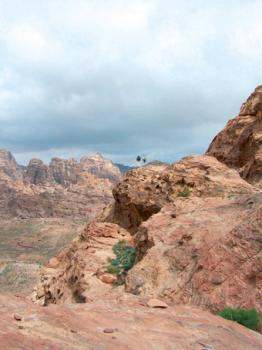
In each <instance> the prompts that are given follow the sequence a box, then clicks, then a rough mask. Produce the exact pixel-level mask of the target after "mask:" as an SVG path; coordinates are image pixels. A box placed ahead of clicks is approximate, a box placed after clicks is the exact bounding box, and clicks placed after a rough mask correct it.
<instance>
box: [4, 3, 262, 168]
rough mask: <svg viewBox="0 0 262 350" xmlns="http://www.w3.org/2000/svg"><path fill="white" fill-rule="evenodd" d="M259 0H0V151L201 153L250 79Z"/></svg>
mask: <svg viewBox="0 0 262 350" xmlns="http://www.w3.org/2000/svg"><path fill="white" fill-rule="evenodd" d="M261 13H262V1H261V0H216V1H210V0H187V1H181V0H148V1H147V0H122V1H121V0H44V1H42V0H20V1H19V0H0V148H7V149H9V150H11V151H12V152H13V153H14V154H15V156H16V158H17V160H18V161H19V162H20V163H27V161H28V160H29V158H31V157H38V158H41V159H43V160H45V161H46V162H47V161H48V160H49V159H50V158H51V157H53V156H61V157H66V158H68V157H72V156H74V157H80V156H83V155H84V154H88V153H93V152H101V153H103V154H104V155H106V156H107V157H109V158H111V159H113V160H114V161H118V162H122V163H127V164H132V162H133V160H134V159H135V157H136V155H137V154H144V155H146V156H147V157H148V159H150V160H152V159H159V160H162V161H175V160H177V159H179V158H180V157H182V156H184V155H188V154H192V153H194V154H198V153H203V152H204V151H205V150H206V149H207V147H208V144H209V143H210V141H211V140H212V139H213V137H214V136H215V134H216V133H217V132H218V131H219V130H220V129H221V128H222V127H223V126H224V125H225V123H226V121H227V120H228V119H230V118H233V117H234V116H236V115H237V114H238V112H239V108H240V105H241V103H242V102H244V101H245V99H246V98H247V97H248V95H249V94H250V93H251V92H252V91H253V89H254V88H255V87H256V86H257V85H260V84H262V69H261V58H262V21H261Z"/></svg>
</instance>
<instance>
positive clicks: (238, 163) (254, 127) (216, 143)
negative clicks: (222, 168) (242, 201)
mask: <svg viewBox="0 0 262 350" xmlns="http://www.w3.org/2000/svg"><path fill="white" fill-rule="evenodd" d="M206 154H208V155H210V156H214V157H216V158H217V159H218V160H219V161H220V162H222V163H224V164H226V165H228V166H229V167H232V168H234V169H236V170H238V171H239V173H240V175H241V176H242V177H243V178H244V179H245V180H247V181H248V182H250V183H252V184H255V185H256V186H259V187H260V188H261V187H262V86H259V87H257V88H256V89H255V91H254V92H253V93H252V94H251V96H250V97H249V98H248V99H247V101H246V102H245V103H244V104H243V105H242V107H241V109H240V113H239V115H238V116H237V117H236V118H235V119H232V120H230V121H229V122H228V123H227V125H226V126H225V128H224V129H223V130H222V131H221V132H220V133H219V134H218V135H217V136H216V137H215V138H214V140H213V141H212V143H211V144H210V146H209V148H208V150H207V153H206Z"/></svg>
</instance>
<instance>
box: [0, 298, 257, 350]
mask: <svg viewBox="0 0 262 350" xmlns="http://www.w3.org/2000/svg"><path fill="white" fill-rule="evenodd" d="M142 304H143V300H141V299H139V298H137V297H134V296H132V295H125V296H122V297H118V298H112V297H110V298H106V299H104V300H97V301H95V302H89V303H87V304H81V305H70V306H57V305H51V306H49V307H45V308H43V307H39V306H37V305H33V304H31V303H30V302H29V301H28V300H25V299H21V298H6V297H3V296H0V312H1V317H0V329H1V332H0V344H1V348H2V349H8V350H22V349H27V350H35V349H56V350H85V349H90V350H91V349H93V350H95V349H101V350H111V349H112V350H134V349H139V350H148V349H158V350H168V349H176V350H192V349H196V350H203V349H214V350H225V349H226V350H235V349H237V350H247V349H248V350H260V349H261V348H262V336H261V334H259V333H256V332H252V331H250V330H248V329H247V328H245V327H242V326H240V325H238V324H237V323H234V322H231V321H227V320H224V319H223V318H221V317H218V316H214V315H211V314H210V313H208V312H204V311H202V310H199V309H196V308H191V307H187V306H176V307H169V308H168V309H162V310H159V309H151V308H148V307H145V306H142ZM17 310H19V315H21V317H22V320H21V321H20V322H19V323H18V322H17V321H15V320H14V318H13V314H14V313H16V312H17ZM104 330H114V332H113V333H104Z"/></svg>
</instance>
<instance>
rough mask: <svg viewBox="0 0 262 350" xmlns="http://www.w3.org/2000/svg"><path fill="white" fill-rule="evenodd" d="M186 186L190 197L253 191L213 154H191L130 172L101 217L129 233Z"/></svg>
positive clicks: (169, 201)
mask: <svg viewBox="0 0 262 350" xmlns="http://www.w3.org/2000/svg"><path fill="white" fill-rule="evenodd" d="M185 188H187V189H188V190H189V192H190V196H199V197H223V196H227V195H233V194H237V193H250V192H252V191H254V189H253V188H252V186H250V185H249V184H248V183H247V182H246V181H243V180H242V179H241V178H240V176H239V174H238V173H237V171H235V170H233V169H230V168H228V167H227V166H225V165H224V164H222V163H220V162H218V161H217V160H216V159H215V158H214V157H209V156H190V157H185V158H183V159H182V160H181V161H179V162H177V163H175V164H173V165H170V166H168V167H166V166H164V167H160V168H159V167H143V168H139V169H135V170H133V171H130V172H128V173H127V174H126V175H125V176H124V178H123V179H122V181H121V182H119V183H118V184H117V185H116V186H115V188H114V190H113V195H114V198H115V203H114V205H113V206H112V207H111V208H106V209H105V211H104V213H103V214H102V215H101V216H100V217H99V220H101V221H111V222H115V223H118V224H120V225H121V226H122V227H125V228H126V229H128V230H129V231H130V232H133V233H134V232H136V230H137V228H138V227H139V225H140V224H141V223H142V222H143V221H146V220H147V219H148V218H149V217H151V215H153V214H156V213H157V212H159V211H160V210H161V208H162V207H163V206H164V205H166V204H167V203H172V202H174V201H176V199H177V196H178V195H179V193H181V191H183V190H184V189H185Z"/></svg>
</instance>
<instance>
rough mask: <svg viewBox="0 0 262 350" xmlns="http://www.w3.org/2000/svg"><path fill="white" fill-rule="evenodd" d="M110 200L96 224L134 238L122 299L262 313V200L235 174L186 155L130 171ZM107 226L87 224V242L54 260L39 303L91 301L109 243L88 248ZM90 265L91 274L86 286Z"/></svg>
mask: <svg viewBox="0 0 262 350" xmlns="http://www.w3.org/2000/svg"><path fill="white" fill-rule="evenodd" d="M185 188H186V189H187V191H185ZM113 194H114V198H115V203H114V205H113V206H112V207H110V208H109V209H106V210H105V211H104V213H103V214H102V215H100V217H99V220H100V221H105V222H113V223H115V226H114V230H117V231H119V232H125V235H126V237H128V232H127V231H129V232H130V233H131V234H132V235H133V239H134V243H135V247H136V249H137V253H138V256H137V263H136V264H135V266H134V267H133V268H132V269H131V270H130V272H129V273H128V275H127V278H126V283H125V290H126V291H127V292H131V293H133V294H136V295H141V296H143V297H144V298H151V297H155V298H160V299H162V300H164V301H166V302H167V303H169V304H178V303H179V304H194V305H197V306H201V307H202V308H206V309H209V310H211V311H214V312H217V311H218V310H220V309H222V308H224V307H225V306H227V305H229V306H233V307H254V306H255V307H256V308H257V309H258V310H260V312H262V304H261V300H262V294H261V287H262V281H261V275H260V273H261V272H260V268H261V259H262V256H261V251H262V242H261V239H260V237H261V233H262V232H261V227H262V225H261V223H262V222H261V218H262V216H261V210H262V194H261V193H260V191H259V190H258V189H257V188H255V187H254V186H252V185H250V184H249V183H247V182H246V181H244V180H243V179H241V177H240V176H239V174H238V172H237V171H236V170H233V169H230V168H228V167H227V166H226V165H224V164H222V163H220V162H219V161H217V160H216V159H215V158H213V157H210V156H191V157H186V158H184V159H182V160H181V161H180V162H178V163H176V164H174V165H171V166H168V167H164V168H161V169H158V170H157V169H155V168H154V169H152V168H150V167H149V168H147V167H144V168H139V169H135V170H133V171H131V172H128V173H127V174H126V175H125V176H124V178H123V179H122V181H121V182H120V183H118V184H117V185H116V187H115V188H114V190H113ZM96 225H98V226H99V230H97V228H96ZM110 225H112V224H106V223H104V224H103V223H100V224H99V223H97V224H95V223H92V224H90V225H89V226H88V227H87V229H86V230H85V232H84V233H83V236H84V237H85V238H84V239H83V237H81V236H80V238H78V239H77V240H76V241H75V242H74V243H73V244H72V245H71V246H70V247H69V248H68V250H66V251H65V252H62V253H61V255H59V256H58V257H57V258H58V260H59V262H60V263H59V266H58V267H57V268H56V269H52V270H50V269H48V270H46V271H44V272H43V276H42V282H41V284H40V285H39V287H38V289H37V294H36V295H37V297H36V299H37V300H38V302H40V303H44V304H46V303H49V302H54V303H60V302H63V301H64V300H65V299H64V295H69V294H70V293H72V290H78V291H79V293H81V295H82V296H84V299H85V300H88V298H89V297H91V298H92V296H93V295H94V289H93V288H94V287H93V286H96V288H97V284H98V283H99V284H101V280H99V275H100V274H101V273H102V274H103V273H104V272H105V261H103V263H102V262H100V264H97V259H96V254H98V256H103V257H105V256H108V248H110V244H111V251H112V247H113V242H111V241H110V242H109V247H108V243H107V244H105V242H104V243H103V245H102V246H100V245H98V244H97V243H96V254H95V255H94V254H93V253H91V250H90V247H93V244H94V243H92V244H91V243H90V242H96V240H97V239H100V238H99V237H101V236H102V237H103V236H105V237H108V236H109V237H111V236H110V235H111V233H110V232H111V229H109V228H110V227H111V226H110ZM123 228H125V229H126V230H127V231H122V230H123ZM98 232H99V233H98ZM119 239H120V238H119ZM107 242H108V241H107ZM114 242H115V241H114ZM90 244H91V245H90ZM109 250H110V249H109ZM89 266H92V267H94V268H95V269H94V270H92V273H93V275H95V276H96V278H95V279H93V280H92V281H91V279H90V278H89V277H88V278H87V276H88V274H89V272H88V271H89ZM76 271H77V272H76ZM101 271H102V272H101ZM82 275H83V276H84V277H81V276H82ZM72 276H73V277H72ZM75 280H76V282H74V281H75ZM94 281H96V282H94ZM57 290H59V292H60V293H61V295H62V297H59V295H57V292H56V291H57ZM97 290H100V291H103V288H102V287H100V288H97ZM106 292H107V293H108V292H110V286H108V285H106ZM101 293H104V292H101ZM66 300H68V298H66ZM71 301H72V299H71Z"/></svg>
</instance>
